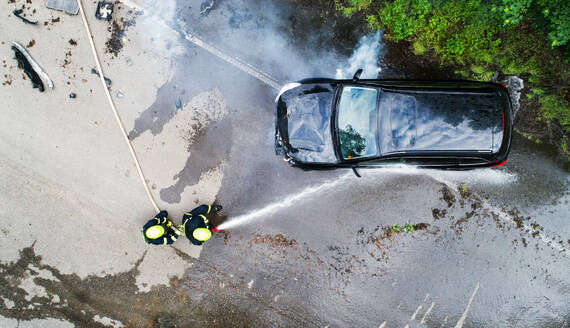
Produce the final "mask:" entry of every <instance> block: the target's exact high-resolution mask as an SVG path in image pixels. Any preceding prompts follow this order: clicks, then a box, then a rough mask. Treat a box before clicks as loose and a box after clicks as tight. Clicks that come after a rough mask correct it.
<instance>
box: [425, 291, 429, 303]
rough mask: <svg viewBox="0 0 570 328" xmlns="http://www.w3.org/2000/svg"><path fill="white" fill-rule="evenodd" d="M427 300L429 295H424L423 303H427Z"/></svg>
mask: <svg viewBox="0 0 570 328" xmlns="http://www.w3.org/2000/svg"><path fill="white" fill-rule="evenodd" d="M428 298H429V293H427V294H426V298H424V303H425V302H426V301H427V299H428Z"/></svg>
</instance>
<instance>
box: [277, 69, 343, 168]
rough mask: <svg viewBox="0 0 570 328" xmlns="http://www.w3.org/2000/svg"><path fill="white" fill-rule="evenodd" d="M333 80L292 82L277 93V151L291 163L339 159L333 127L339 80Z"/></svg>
mask: <svg viewBox="0 0 570 328" xmlns="http://www.w3.org/2000/svg"><path fill="white" fill-rule="evenodd" d="M332 82H334V81H332V80H330V81H329V80H315V81H301V82H300V83H290V84H287V85H286V86H285V87H284V88H283V89H282V90H281V92H280V93H279V95H278V96H277V99H276V103H277V106H276V111H277V112H276V116H275V117H276V122H275V152H276V153H277V154H280V153H283V156H284V158H285V160H287V161H289V162H291V163H292V164H305V165H317V166H320V165H331V164H335V163H337V162H338V159H337V156H336V154H335V147H334V142H333V133H332V128H331V124H332V119H331V117H332V109H333V106H334V99H335V94H336V92H337V84H336V83H332Z"/></svg>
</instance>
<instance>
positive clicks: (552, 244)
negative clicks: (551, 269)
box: [426, 174, 570, 257]
mask: <svg viewBox="0 0 570 328" xmlns="http://www.w3.org/2000/svg"><path fill="white" fill-rule="evenodd" d="M426 175H427V176H429V177H432V178H434V179H435V180H437V181H439V182H441V183H443V184H445V185H447V186H448V187H450V188H451V189H454V190H457V184H455V183H453V182H449V181H447V180H445V179H443V178H442V177H440V176H435V175H432V174H426ZM479 200H480V201H481V204H482V205H483V208H487V209H489V210H490V211H491V212H493V213H495V214H497V215H498V216H499V218H501V220H503V221H507V222H509V223H511V224H515V225H516V224H517V223H516V222H515V221H514V220H513V219H512V218H511V217H510V216H509V215H508V213H506V212H505V210H503V209H501V208H498V207H496V206H493V205H491V204H489V202H487V201H486V200H485V199H484V197H479ZM522 230H524V231H525V232H526V233H528V234H533V233H535V234H536V233H538V238H539V239H540V240H542V241H543V242H544V243H545V244H546V245H548V246H550V247H552V248H554V249H556V250H558V251H559V252H561V253H562V254H564V255H566V256H567V257H570V251H569V250H568V249H566V248H564V247H563V246H562V245H560V244H559V243H558V242H556V241H555V240H553V239H551V238H549V237H547V236H545V235H544V234H543V233H541V232H540V231H537V230H535V229H533V228H532V227H531V226H529V225H527V224H523V228H522ZM533 237H534V236H533Z"/></svg>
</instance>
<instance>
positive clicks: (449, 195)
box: [441, 186, 455, 207]
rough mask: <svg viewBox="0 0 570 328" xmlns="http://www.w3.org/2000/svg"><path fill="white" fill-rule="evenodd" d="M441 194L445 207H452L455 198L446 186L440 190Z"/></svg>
mask: <svg viewBox="0 0 570 328" xmlns="http://www.w3.org/2000/svg"><path fill="white" fill-rule="evenodd" d="M441 193H442V194H443V200H444V201H445V202H446V203H447V207H451V206H453V204H454V203H455V196H454V195H453V193H451V190H449V188H447V186H443V188H441Z"/></svg>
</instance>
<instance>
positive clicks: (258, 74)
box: [123, 0, 283, 91]
mask: <svg viewBox="0 0 570 328" xmlns="http://www.w3.org/2000/svg"><path fill="white" fill-rule="evenodd" d="M123 3H124V4H125V5H127V6H129V7H131V8H135V9H137V10H144V9H145V8H144V7H143V6H139V5H138V4H136V3H133V2H132V1H131V0H123ZM152 19H153V20H154V21H155V22H156V23H158V24H160V25H162V26H164V27H166V28H167V29H169V30H171V31H174V32H176V33H178V32H180V33H182V34H184V37H185V38H186V40H188V41H190V42H192V43H194V44H195V45H197V46H198V47H200V48H202V49H204V50H206V51H208V52H209V53H211V54H213V55H214V56H216V57H218V58H220V59H222V60H224V61H225V62H227V63H229V64H231V65H233V66H235V67H237V68H238V69H240V70H242V71H244V72H245V73H247V74H249V75H251V76H253V77H254V78H256V79H258V80H260V81H261V82H263V83H265V84H267V85H269V86H270V87H272V88H273V89H275V90H277V91H279V90H281V87H282V86H283V84H282V83H279V82H278V81H277V79H275V78H273V77H272V76H270V75H269V74H266V73H264V72H262V71H260V70H259V69H257V68H255V67H253V66H252V65H249V64H247V63H245V62H243V61H241V60H239V59H237V58H235V57H231V56H229V55H226V54H224V53H223V52H222V51H220V50H219V49H217V48H216V47H214V46H212V45H210V44H207V43H206V42H204V41H203V40H202V39H200V38H198V37H197V36H196V35H193V34H189V33H186V32H184V31H179V30H176V29H174V28H172V27H170V26H169V25H168V24H166V22H165V21H164V19H163V17H156V16H153V17H152ZM181 25H182V24H181Z"/></svg>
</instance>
